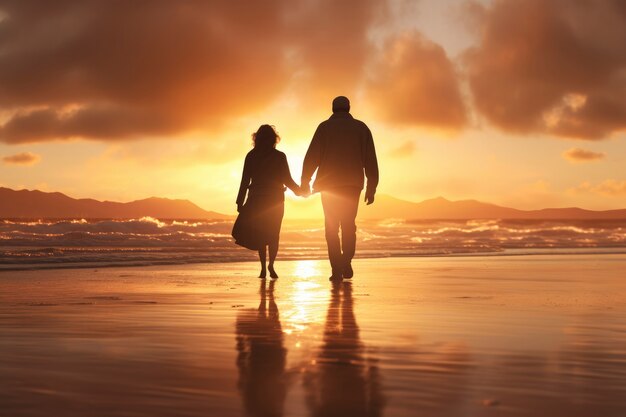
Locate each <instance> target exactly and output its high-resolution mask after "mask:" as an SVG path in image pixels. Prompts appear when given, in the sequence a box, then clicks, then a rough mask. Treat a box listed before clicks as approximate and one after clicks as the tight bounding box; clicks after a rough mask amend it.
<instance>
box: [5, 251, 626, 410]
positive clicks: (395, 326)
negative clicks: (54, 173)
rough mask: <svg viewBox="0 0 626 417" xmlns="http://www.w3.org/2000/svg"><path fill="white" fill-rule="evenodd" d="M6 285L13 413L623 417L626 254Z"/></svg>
mask: <svg viewBox="0 0 626 417" xmlns="http://www.w3.org/2000/svg"><path fill="white" fill-rule="evenodd" d="M328 269H329V268H328V266H327V264H326V262H324V261H288V262H279V263H278V264H277V270H278V272H279V274H280V275H281V278H280V279H279V280H277V281H276V282H275V283H271V282H270V281H267V282H265V283H264V285H263V284H262V283H263V281H261V280H259V279H258V278H255V274H256V273H257V272H258V271H257V265H256V263H224V264H196V265H184V266H155V267H141V268H108V269H99V270H94V269H70V270H47V271H20V272H3V273H0V329H1V330H0V332H1V335H0V416H3V417H18V416H54V417H63V416H81V417H84V416H107V417H111V416H153V417H154V416H220V417H227V416H244V415H250V416H281V415H283V416H343V417H351V416H551V417H558V416H569V417H571V416H603V417H611V416H615V417H617V416H624V415H626V274H625V272H624V271H626V256H624V255H579V256H560V255H553V256H539V255H538V256H508V257H504V256H503V257H497V256H493V257H488V256H484V257H483V256H477V257H441V258H386V259H363V260H357V261H355V262H354V269H355V272H356V275H355V278H354V279H353V280H352V283H351V284H347V283H344V284H341V285H337V286H333V285H331V283H330V282H329V281H328V280H327V275H328Z"/></svg>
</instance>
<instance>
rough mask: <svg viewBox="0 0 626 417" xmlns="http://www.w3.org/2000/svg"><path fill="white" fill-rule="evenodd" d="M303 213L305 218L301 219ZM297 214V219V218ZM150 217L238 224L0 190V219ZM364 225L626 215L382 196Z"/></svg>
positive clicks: (159, 206)
mask: <svg viewBox="0 0 626 417" xmlns="http://www.w3.org/2000/svg"><path fill="white" fill-rule="evenodd" d="M319 204H320V203H319V198H315V197H314V198H310V199H308V200H299V201H295V202H293V201H291V202H289V205H288V208H287V211H288V212H291V213H292V215H291V216H290V217H292V218H294V217H296V218H297V217H307V216H310V215H311V214H312V213H318V216H319V213H321V207H318V206H319ZM298 210H300V212H301V213H302V215H297V213H298ZM294 213H296V215H293V214H294ZM144 216H150V217H155V218H159V219H232V218H233V216H232V215H227V214H221V213H217V212H214V211H207V210H204V209H202V208H201V207H199V206H197V205H196V204H194V203H192V202H191V201H189V200H172V199H168V198H158V197H151V198H146V199H143V200H137V201H131V202H128V203H119V202H113V201H98V200H94V199H88V198H83V199H75V198H72V197H68V196H67V195H65V194H62V193H58V192H52V193H48V192H43V191H38V190H12V189H9V188H2V187H0V218H31V219H32V218H56V219H63V218H73V219H75V218H84V219H104V218H108V219H128V218H140V217H144ZM359 218H361V219H384V218H402V219H415V220H418V219H450V220H454V219H458V220H460V219H544V220H549V219H560V220H611V219H624V220H626V209H620V210H604V211H594V210H585V209H581V208H577V207H569V208H546V209H541V210H519V209H515V208H509V207H502V206H498V205H495V204H489V203H483V202H480V201H476V200H461V201H450V200H447V199H445V198H443V197H438V198H433V199H429V200H424V201H422V202H419V203H415V202H411V201H406V200H401V199H398V198H395V197H391V196H387V195H380V196H377V197H376V202H375V203H374V204H373V205H371V206H362V207H361V208H360V210H359Z"/></svg>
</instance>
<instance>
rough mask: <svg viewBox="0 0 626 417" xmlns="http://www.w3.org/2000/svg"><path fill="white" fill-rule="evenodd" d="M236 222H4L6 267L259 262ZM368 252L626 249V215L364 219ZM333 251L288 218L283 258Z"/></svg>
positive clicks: (364, 251)
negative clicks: (238, 239) (238, 241)
mask: <svg viewBox="0 0 626 417" xmlns="http://www.w3.org/2000/svg"><path fill="white" fill-rule="evenodd" d="M231 228H232V221H163V220H158V219H154V218H151V217H143V218H141V219H133V220H99V221H87V220H84V219H76V220H34V221H22V220H20V221H17V220H0V269H21V268H49V267H71V266H109V265H156V264H172V263H191V262H229V261H242V260H253V259H255V254H254V253H253V252H251V251H247V250H245V249H242V248H240V247H238V246H236V245H235V244H234V243H233V241H232V238H231V236H230V231H231ZM358 238H359V243H358V247H359V250H358V254H359V256H363V257H386V256H445V255H459V254H487V253H489V254H533V253H552V252H559V253H563V252H575V253H581V252H586V253H590V252H591V253H594V252H626V220H614V221H537V220H518V221H516V220H484V221H482V220H469V221H430V220H428V221H404V220H385V221H361V222H359V237H358ZM325 254H326V249H325V242H324V232H323V222H322V221H321V220H319V221H285V223H284V224H283V232H282V234H281V251H280V255H279V256H280V258H281V259H317V258H323V257H324V256H325Z"/></svg>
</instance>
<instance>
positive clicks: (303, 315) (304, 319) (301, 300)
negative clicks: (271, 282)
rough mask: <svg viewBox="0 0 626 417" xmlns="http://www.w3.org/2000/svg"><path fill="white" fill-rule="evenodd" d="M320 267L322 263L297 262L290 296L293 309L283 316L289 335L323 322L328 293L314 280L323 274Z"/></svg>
mask: <svg viewBox="0 0 626 417" xmlns="http://www.w3.org/2000/svg"><path fill="white" fill-rule="evenodd" d="M319 267H320V261H311V260H306V261H298V262H296V266H295V270H294V277H295V281H294V282H293V284H292V287H291V293H290V294H289V295H288V298H289V299H290V300H291V305H292V306H293V307H292V308H291V309H290V310H288V311H286V312H284V313H283V314H281V316H282V317H283V324H284V329H285V330H284V331H285V333H287V334H292V333H294V332H297V333H301V332H304V331H305V330H306V329H307V328H308V327H309V326H310V325H311V324H314V323H321V322H322V320H323V317H324V314H325V303H326V301H327V299H328V291H327V288H326V287H324V286H322V285H320V284H319V283H318V282H317V279H314V278H317V276H319V275H320V274H321V271H320V268H319Z"/></svg>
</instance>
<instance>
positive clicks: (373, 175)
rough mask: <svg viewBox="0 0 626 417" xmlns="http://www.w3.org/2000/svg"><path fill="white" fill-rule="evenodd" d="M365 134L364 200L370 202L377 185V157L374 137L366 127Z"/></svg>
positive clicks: (372, 199) (372, 200)
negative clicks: (365, 180)
mask: <svg viewBox="0 0 626 417" xmlns="http://www.w3.org/2000/svg"><path fill="white" fill-rule="evenodd" d="M366 129H367V136H366V139H365V157H364V162H365V167H364V168H365V176H366V177H367V186H366V188H365V202H366V203H367V204H372V203H373V202H374V195H375V194H376V187H378V159H377V158H376V148H375V147H374V138H373V137H372V132H371V131H370V130H369V128H367V127H366Z"/></svg>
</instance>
